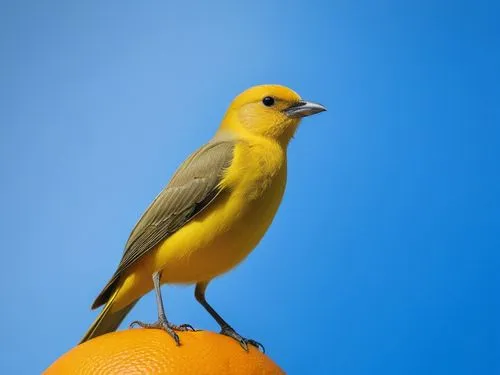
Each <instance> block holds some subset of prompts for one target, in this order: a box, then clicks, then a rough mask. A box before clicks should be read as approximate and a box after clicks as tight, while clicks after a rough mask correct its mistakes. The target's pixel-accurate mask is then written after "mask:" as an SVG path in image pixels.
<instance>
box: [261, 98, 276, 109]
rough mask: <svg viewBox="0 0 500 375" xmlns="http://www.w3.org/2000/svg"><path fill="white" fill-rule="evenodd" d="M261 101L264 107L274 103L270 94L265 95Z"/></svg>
mask: <svg viewBox="0 0 500 375" xmlns="http://www.w3.org/2000/svg"><path fill="white" fill-rule="evenodd" d="M262 103H264V105H265V106H266V107H270V106H272V105H273V104H274V98H273V97H272V96H266V97H265V98H264V99H262Z"/></svg>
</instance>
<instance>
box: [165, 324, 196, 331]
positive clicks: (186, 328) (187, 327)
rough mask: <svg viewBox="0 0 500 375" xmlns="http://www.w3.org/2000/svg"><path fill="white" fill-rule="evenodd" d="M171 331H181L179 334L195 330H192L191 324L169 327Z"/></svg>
mask: <svg viewBox="0 0 500 375" xmlns="http://www.w3.org/2000/svg"><path fill="white" fill-rule="evenodd" d="M171 327H172V329H174V330H176V331H181V332H186V331H191V332H195V331H196V329H194V327H193V326H192V325H191V324H181V325H178V326H177V325H173V324H172V325H171Z"/></svg>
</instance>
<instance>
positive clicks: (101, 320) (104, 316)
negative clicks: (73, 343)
mask: <svg viewBox="0 0 500 375" xmlns="http://www.w3.org/2000/svg"><path fill="white" fill-rule="evenodd" d="M118 291H119V288H117V290H116V291H115V292H114V293H113V295H112V296H111V298H110V299H109V300H108V302H107V303H106V305H105V306H104V308H103V309H102V310H101V312H100V313H99V315H98V316H97V318H96V319H95V320H94V322H93V323H92V325H91V326H90V328H89V329H88V330H87V332H86V333H85V335H84V336H83V338H82V339H81V340H80V342H79V343H80V344H81V343H84V342H85V341H88V340H90V339H93V338H94V337H97V336H101V335H104V334H105V333H108V332H113V331H116V329H117V328H118V326H119V325H120V323H121V322H122V321H123V319H125V317H126V316H127V314H128V313H129V312H130V310H132V308H133V307H134V305H135V304H136V303H137V302H132V303H131V304H130V305H128V306H126V307H124V308H123V309H121V310H118V311H111V307H112V305H113V301H114V299H115V297H116V295H117V294H118Z"/></svg>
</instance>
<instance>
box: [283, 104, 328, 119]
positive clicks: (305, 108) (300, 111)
mask: <svg viewBox="0 0 500 375" xmlns="http://www.w3.org/2000/svg"><path fill="white" fill-rule="evenodd" d="M324 111H326V108H325V107H323V106H322V105H321V104H318V103H314V102H306V101H305V100H301V101H300V102H298V103H296V104H294V105H292V106H291V107H288V108H287V109H285V114H286V115H287V116H288V117H291V118H301V117H306V116H311V115H315V114H316V113H320V112H324Z"/></svg>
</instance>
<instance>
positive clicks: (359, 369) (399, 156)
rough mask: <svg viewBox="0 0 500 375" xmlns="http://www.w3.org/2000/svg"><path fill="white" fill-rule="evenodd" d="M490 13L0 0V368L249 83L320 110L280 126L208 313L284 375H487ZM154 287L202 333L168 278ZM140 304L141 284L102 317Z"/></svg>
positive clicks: (498, 156)
mask: <svg viewBox="0 0 500 375" xmlns="http://www.w3.org/2000/svg"><path fill="white" fill-rule="evenodd" d="M207 3H210V5H208V4H207ZM499 10H500V9H499V6H498V3H497V4H496V5H495V4H494V2H493V1H491V2H488V1H474V2H473V1H438V2H436V1H406V2H398V1H379V2H372V1H360V2H352V1H324V2H321V1H307V2H305V1H290V2H279V1H252V2H250V3H247V4H243V3H242V4H234V2H219V3H217V4H213V3H212V2H203V3H202V2H200V3H192V2H190V1H182V2H164V1H148V2H141V3H140V4H139V3H137V2H124V1H116V2H106V3H104V2H99V1H86V2H76V1H73V2H67V1H44V2H43V4H42V2H39V1H16V2H10V3H7V2H2V5H1V9H0V48H1V56H0V58H1V59H0V72H1V73H0V90H1V91H0V177H1V184H0V193H1V194H0V204H1V209H2V214H1V216H0V238H1V244H2V245H1V246H2V271H1V272H0V283H1V291H0V293H1V295H0V297H1V301H2V308H1V325H2V328H1V330H2V334H1V339H0V340H1V341H0V346H1V347H0V366H1V370H0V372H2V373H23V374H24V373H25V374H34V373H38V372H40V371H41V370H43V369H44V368H46V367H47V366H48V365H49V364H50V363H51V362H52V361H53V360H55V359H56V358H57V357H58V356H59V355H60V354H62V353H63V352H65V351H66V350H68V349H69V348H71V347H72V346H73V345H75V343H76V342H77V341H78V340H79V339H80V337H81V335H82V334H83V333H84V332H85V330H86V329H87V327H88V326H89V324H90V323H91V321H92V320H93V319H94V317H95V315H96V314H95V312H91V311H90V310H89V306H90V304H91V302H92V301H93V299H94V297H95V296H96V295H97V293H98V292H99V291H100V289H101V287H102V286H103V285H104V284H105V282H106V281H107V279H108V278H109V277H110V275H111V274H112V272H113V271H114V269H115V267H116V265H117V263H118V261H119V258H120V255H121V252H122V248H123V245H124V243H125V241H126V239H127V237H128V234H129V232H130V230H131V228H132V226H133V224H134V223H135V221H136V220H137V219H138V217H139V215H140V214H141V212H142V211H143V210H144V209H145V207H146V206H147V205H148V204H149V202H150V201H151V200H152V198H153V197H154V196H155V195H156V194H157V193H158V192H159V190H161V188H162V187H163V186H164V185H165V184H166V182H167V181H168V179H169V177H170V176H171V174H172V173H173V171H174V170H175V168H176V167H177V165H178V164H179V163H180V162H181V161H182V160H183V159H184V158H185V157H186V156H187V155H188V154H189V153H190V152H191V151H193V150H194V149H195V148H196V147H198V146H199V145H201V144H202V143H203V142H205V141H206V140H208V139H209V138H210V137H211V136H212V134H213V133H214V131H215V129H216V127H217V125H218V123H219V121H220V119H221V117H222V115H223V113H224V111H225V109H226V107H227V105H228V104H229V102H230V101H231V99H232V98H233V96H235V95H236V94H237V93H239V92H240V91H242V90H244V89H246V88H247V87H249V86H252V85H255V84H260V83H281V84H285V85H288V86H290V87H292V88H293V89H295V90H297V91H298V92H299V93H300V94H301V95H302V96H303V97H304V98H307V99H310V100H314V101H319V102H321V103H323V104H324V105H326V106H327V107H328V108H329V112H326V113H324V114H321V115H319V116H315V117H313V118H310V119H306V120H305V121H304V122H303V124H302V127H301V129H300V130H299V132H298V134H297V136H296V139H295V140H294V141H293V142H292V144H291V146H290V153H289V158H290V163H289V181H288V187H287V193H286V196H285V199H284V201H283V204H282V207H281V209H280V211H279V213H278V215H277V217H276V219H275V222H274V224H273V226H272V228H271V230H270V231H269V232H268V234H267V235H266V237H265V238H264V240H263V241H262V242H261V244H260V245H259V247H258V248H257V249H256V251H255V252H254V253H252V255H251V256H250V257H249V258H248V260H247V261H246V262H244V263H243V264H242V265H241V266H240V267H238V268H237V269H236V270H234V271H233V272H231V273H230V274H227V275H225V276H223V277H221V278H220V279H218V280H216V281H214V282H213V284H212V285H211V287H210V288H209V290H208V298H209V300H210V301H211V302H212V303H213V305H214V306H215V307H217V309H218V310H219V311H220V312H221V314H222V315H223V316H224V317H226V318H227V320H228V321H229V322H230V323H232V324H233V326H234V327H236V328H237V329H238V330H239V331H240V332H241V333H242V334H243V335H247V336H250V337H253V338H255V339H258V340H260V341H262V342H263V343H264V344H265V346H266V348H267V350H268V353H269V355H270V356H271V357H272V358H273V359H274V360H276V361H277V362H278V363H279V364H280V365H281V366H282V367H283V368H284V369H285V370H287V372H289V373H290V374H301V373H317V374H326V373H331V374H343V375H347V374H493V373H495V372H496V371H498V370H499V359H498V358H499V353H500V346H499V344H500V343H499V338H500V321H499V319H498V316H499V313H500V309H499V304H498V295H499V291H500V290H499V289H500V288H499V286H500V277H499V272H498V269H499V266H500V257H499V255H498V249H499V245H500V240H499V236H498V228H499V224H500V219H499V215H498V213H499V209H500V204H499V203H500V202H499V192H500V191H499V190H500V184H499V183H500V181H499V168H498V162H499V160H500V152H499V143H500V142H499V140H500V130H499V122H500V121H499V120H500V110H499V108H500V106H499V99H500V95H499V84H500V80H499V76H500V69H499V68H498V67H499V66H500V56H499V49H498V46H499V43H500V38H499V33H500V26H499V22H498V13H499ZM164 297H165V302H166V306H167V311H168V313H169V314H170V318H171V319H172V321H173V322H177V323H182V322H189V323H192V324H193V325H195V326H196V327H201V328H206V329H212V330H215V329H217V326H216V324H215V323H214V322H213V321H212V320H211V318H210V317H209V315H208V314H207V313H206V312H205V311H204V310H203V309H202V308H201V307H200V306H199V305H198V304H197V303H196V302H195V300H194V298H193V290H192V288H191V287H165V288H164ZM155 311H156V308H155V305H154V300H153V298H152V295H148V296H147V297H145V298H143V299H142V300H141V302H140V303H139V304H138V306H137V308H136V309H135V310H133V312H132V313H131V314H130V315H129V316H128V317H127V319H126V321H127V323H128V322H130V321H132V320H133V319H142V320H153V319H154V318H155ZM497 373H498V372H497Z"/></svg>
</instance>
